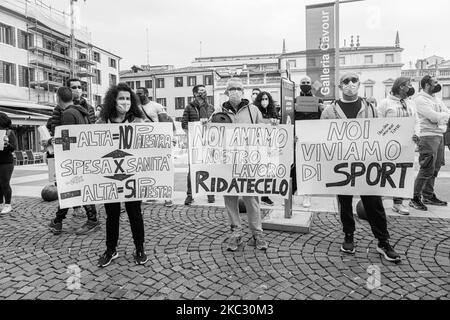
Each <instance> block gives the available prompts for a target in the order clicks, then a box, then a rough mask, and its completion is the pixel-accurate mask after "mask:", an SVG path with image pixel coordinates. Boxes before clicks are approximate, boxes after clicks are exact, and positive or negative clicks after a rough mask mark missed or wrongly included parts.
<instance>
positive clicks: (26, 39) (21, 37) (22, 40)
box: [17, 30, 33, 49]
mask: <svg viewBox="0 0 450 320" xmlns="http://www.w3.org/2000/svg"><path fill="white" fill-rule="evenodd" d="M17 31H18V33H17V42H18V46H19V48H20V49H28V48H29V47H32V46H33V35H32V34H31V33H28V32H25V31H22V30H17Z"/></svg>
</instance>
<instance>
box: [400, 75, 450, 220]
mask: <svg viewBox="0 0 450 320" xmlns="http://www.w3.org/2000/svg"><path fill="white" fill-rule="evenodd" d="M420 86H421V88H422V91H421V92H420V93H419V94H418V95H417V97H416V98H415V99H414V102H415V104H416V108H417V114H418V116H419V134H418V135H419V137H420V141H419V164H420V170H419V173H418V174H417V177H416V181H415V183H414V198H413V199H412V200H411V201H410V203H409V205H410V206H411V207H413V208H415V209H417V210H422V211H427V210H428V208H427V207H426V205H427V204H428V205H432V206H447V202H446V201H442V200H439V199H438V198H437V197H436V194H435V193H434V182H435V180H436V178H437V176H438V174H439V170H440V169H441V166H442V165H444V164H445V158H444V152H445V146H444V137H443V134H444V132H445V131H446V127H447V123H448V121H449V118H450V111H449V110H448V108H447V106H446V105H445V104H444V103H443V102H442V100H441V99H439V98H437V97H436V96H435V94H436V93H438V92H440V91H441V89H442V87H441V85H440V84H439V83H438V81H437V79H436V78H435V77H431V76H429V75H426V76H424V77H423V78H422V80H421V81H420ZM422 200H423V201H422Z"/></svg>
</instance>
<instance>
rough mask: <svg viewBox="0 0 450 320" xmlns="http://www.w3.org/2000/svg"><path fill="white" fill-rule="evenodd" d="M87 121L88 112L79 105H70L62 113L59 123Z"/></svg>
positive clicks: (89, 121) (86, 122) (89, 120)
mask: <svg viewBox="0 0 450 320" xmlns="http://www.w3.org/2000/svg"><path fill="white" fill-rule="evenodd" d="M89 123H92V122H91V119H90V118H89V112H88V111H87V110H86V109H85V108H83V107H82V106H80V105H71V106H69V107H68V108H67V109H65V110H64V111H63V113H62V119H61V125H68V124H89Z"/></svg>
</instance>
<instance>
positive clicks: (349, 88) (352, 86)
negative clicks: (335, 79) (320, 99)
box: [342, 81, 359, 97]
mask: <svg viewBox="0 0 450 320" xmlns="http://www.w3.org/2000/svg"><path fill="white" fill-rule="evenodd" d="M358 89H359V86H358V84H356V83H353V82H351V81H350V82H349V83H348V84H343V85H342V91H343V92H344V94H345V95H346V96H349V97H352V96H356V95H357V94H358Z"/></svg>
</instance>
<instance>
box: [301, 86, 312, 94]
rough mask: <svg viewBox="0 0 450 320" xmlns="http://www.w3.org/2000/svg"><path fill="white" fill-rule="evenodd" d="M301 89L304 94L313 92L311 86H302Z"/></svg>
mask: <svg viewBox="0 0 450 320" xmlns="http://www.w3.org/2000/svg"><path fill="white" fill-rule="evenodd" d="M300 89H301V90H302V92H303V93H308V92H310V91H311V86H310V85H309V84H302V85H301V86H300Z"/></svg>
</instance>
